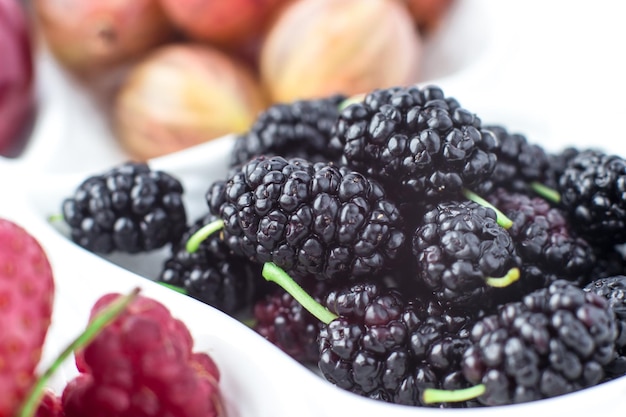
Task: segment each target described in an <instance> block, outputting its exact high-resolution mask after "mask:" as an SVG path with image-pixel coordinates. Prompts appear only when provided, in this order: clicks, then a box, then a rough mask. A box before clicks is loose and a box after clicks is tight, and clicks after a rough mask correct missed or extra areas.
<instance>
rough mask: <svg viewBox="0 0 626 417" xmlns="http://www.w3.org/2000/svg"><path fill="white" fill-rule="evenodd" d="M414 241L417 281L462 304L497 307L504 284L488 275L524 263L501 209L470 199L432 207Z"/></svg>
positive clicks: (500, 274)
mask: <svg viewBox="0 0 626 417" xmlns="http://www.w3.org/2000/svg"><path fill="white" fill-rule="evenodd" d="M412 244H413V246H412V248H413V254H414V255H415V262H416V268H417V274H416V277H415V279H416V281H417V282H418V283H419V284H422V283H423V284H425V285H426V287H428V288H429V289H430V290H431V291H433V293H434V294H435V295H436V297H437V298H438V299H439V300H441V302H444V303H447V304H449V305H451V306H457V307H461V308H463V307H469V306H474V307H478V306H480V307H481V308H488V307H489V306H493V305H494V304H495V303H496V302H497V294H498V291H502V289H501V288H496V287H494V286H492V285H489V284H488V279H489V278H500V277H505V276H506V275H507V273H508V272H509V271H510V270H511V269H513V268H518V267H519V266H520V265H521V259H520V257H519V255H518V253H517V250H516V248H515V244H514V242H513V239H512V238H511V235H510V234H509V233H508V231H507V230H506V229H504V228H502V227H501V226H499V225H498V223H497V221H496V212H495V211H494V210H493V209H491V208H489V207H485V206H482V205H480V204H478V203H475V202H473V201H469V200H461V201H452V200H451V201H447V202H442V203H440V204H437V205H436V206H434V207H432V208H431V209H430V210H428V211H427V212H426V213H425V214H424V216H423V217H422V221H421V222H420V225H419V226H418V227H417V229H416V230H415V232H414V233H413V241H412ZM512 285H515V283H513V284H512Z"/></svg>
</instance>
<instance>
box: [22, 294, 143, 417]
mask: <svg viewBox="0 0 626 417" xmlns="http://www.w3.org/2000/svg"><path fill="white" fill-rule="evenodd" d="M139 291H140V289H139V288H135V289H133V290H132V291H131V292H130V293H128V294H126V295H121V296H119V297H118V298H117V299H115V300H114V301H113V302H111V304H109V305H108V306H107V307H106V308H105V309H103V310H102V311H101V312H100V313H98V314H97V315H96V316H95V317H94V318H93V319H92V320H91V322H90V323H89V325H88V326H87V328H86V329H85V331H83V332H82V333H81V334H80V335H78V337H77V338H76V339H74V341H73V342H72V343H70V344H69V345H68V346H67V347H66V348H65V350H63V352H61V353H60V354H59V356H57V358H56V359H55V360H54V362H53V363H52V364H51V365H50V366H49V367H48V369H46V370H45V371H44V373H43V374H41V376H40V377H39V378H38V379H37V382H36V383H35V385H33V387H32V389H31V390H30V392H29V394H28V396H27V397H26V400H25V401H24V403H23V404H22V408H21V409H20V411H19V412H18V414H17V417H33V416H34V415H35V413H36V412H37V409H38V408H39V403H40V402H41V397H42V396H43V393H44V390H45V389H46V386H47V385H48V381H49V380H50V378H51V377H52V375H53V374H54V373H55V372H56V370H57V369H58V368H59V366H61V364H62V363H63V362H64V361H65V360H66V359H67V358H68V357H69V356H70V355H71V354H72V353H73V352H74V351H75V350H76V349H80V348H82V347H84V346H86V345H87V344H89V342H91V341H92V340H93V339H94V337H96V336H97V335H98V334H99V333H100V331H101V330H102V328H104V326H106V325H107V324H109V323H110V322H112V321H113V320H115V319H116V318H117V317H118V316H119V315H120V314H121V313H122V312H123V311H124V309H125V308H126V306H128V304H130V303H131V302H132V301H133V300H134V299H135V298H136V297H137V296H138V295H139Z"/></svg>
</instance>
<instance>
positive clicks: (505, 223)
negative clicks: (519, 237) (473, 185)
mask: <svg viewBox="0 0 626 417" xmlns="http://www.w3.org/2000/svg"><path fill="white" fill-rule="evenodd" d="M463 195H464V196H465V198H467V199H468V200H472V201H473V202H475V203H478V204H480V205H481V206H484V207H489V208H491V209H493V211H495V212H496V221H497V222H498V224H499V225H500V226H501V227H504V228H505V229H510V228H511V226H513V221H512V220H511V219H509V218H508V217H506V216H505V215H504V213H502V212H501V211H500V210H499V209H498V208H497V207H496V206H494V205H493V204H491V203H490V202H488V201H487V200H485V199H484V198H482V197H481V196H479V195H478V194H476V193H475V192H473V191H471V190H468V189H467V188H464V189H463Z"/></svg>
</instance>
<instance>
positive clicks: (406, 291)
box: [66, 86, 626, 407]
mask: <svg viewBox="0 0 626 417" xmlns="http://www.w3.org/2000/svg"><path fill="white" fill-rule="evenodd" d="M343 99H344V97H341V96H334V97H328V98H326V99H318V100H308V101H298V102H294V103H285V104H280V105H275V106H273V107H271V108H269V109H268V110H266V111H265V112H264V113H262V114H261V115H259V118H258V122H257V123H256V124H255V125H254V126H253V127H252V128H251V130H250V131H249V132H247V133H246V134H243V135H240V136H239V137H237V138H236V141H235V145H234V147H233V155H232V160H231V167H230V170H229V172H228V173H227V174H226V175H225V177H224V178H220V179H217V180H216V181H214V182H213V183H211V184H208V187H207V192H206V202H207V212H206V214H205V216H203V217H202V218H200V219H197V220H196V221H195V222H194V223H192V224H191V225H189V226H187V230H186V231H185V232H184V233H181V234H179V235H177V237H176V239H172V240H170V243H171V248H172V249H171V256H170V258H169V259H167V260H166V261H165V262H164V268H163V272H162V274H161V276H160V277H158V278H157V279H158V280H159V281H161V282H163V283H165V284H170V285H174V286H177V287H180V288H182V290H183V291H186V292H187V293H188V294H189V295H190V296H193V297H195V298H198V299H200V300H203V301H205V302H207V303H208V304H211V305H214V306H216V307H218V308H220V309H222V310H223V311H225V312H227V313H229V314H240V313H241V312H242V311H243V312H246V311H247V313H244V314H248V315H251V316H252V318H253V319H254V320H255V323H254V325H253V327H254V329H255V330H257V331H258V332H259V333H260V334H262V335H263V336H265V337H266V338H267V339H268V340H269V341H271V342H272V343H275V344H276V345H277V346H279V347H281V348H282V349H283V350H284V351H285V352H286V353H287V354H289V355H291V356H293V357H294V358H295V359H297V360H299V361H301V362H303V363H317V366H318V367H319V370H320V371H321V374H322V375H323V376H324V377H325V378H326V379H327V380H329V381H330V382H332V383H334V384H336V385H337V386H338V387H341V388H343V389H346V390H349V391H352V392H354V393H358V394H360V395H364V396H367V397H370V398H374V399H377V400H381V401H388V402H394V403H401V404H411V405H419V406H439V407H476V406H489V405H500V404H511V403H519V402H526V401H532V400H536V399H541V398H548V397H553V396H557V395H561V394H564V393H567V392H572V391H575V390H579V389H582V388H585V387H588V386H591V385H595V384H598V383H601V382H603V381H606V380H609V379H612V378H616V377H618V376H622V375H624V373H626V365H625V364H626V359H624V358H625V357H626V350H625V346H626V324H624V323H625V321H624V317H622V316H624V314H623V313H624V312H623V311H622V310H624V303H623V299H624V293H625V290H624V288H625V287H626V278H623V276H624V275H626V270H625V269H624V254H623V253H622V246H623V244H624V243H626V235H625V234H624V233H625V232H624V230H626V227H624V225H625V224H626V197H625V196H626V189H624V187H626V160H625V159H623V158H621V157H619V156H616V155H609V154H606V153H604V152H603V151H601V150H598V149H577V148H573V147H571V148H566V149H564V150H562V151H561V152H559V153H549V152H547V151H546V150H545V149H544V148H542V147H541V146H540V145H538V144H535V143H532V142H531V141H529V140H528V139H527V138H526V136H524V135H523V134H520V133H512V132H509V131H508V130H507V128H506V127H504V126H501V125H483V124H482V122H481V119H480V118H479V117H478V116H477V115H476V114H474V113H472V112H471V111H469V110H467V109H465V108H463V107H462V106H461V105H460V103H459V102H458V101H457V100H456V99H454V98H452V97H447V96H446V95H445V94H444V93H443V91H442V90H441V89H440V88H438V87H436V86H426V87H423V88H421V87H416V86H412V87H394V88H388V89H381V90H375V91H372V92H369V93H368V94H366V95H364V96H363V97H362V98H356V99H355V98H349V99H347V100H345V101H342V100H343ZM109 182H110V181H108V180H104V184H107V183H109ZM102 187H103V186H100V188H102ZM83 193H84V192H83ZM91 194H92V195H94V194H95V195H98V196H99V195H101V193H100V194H99V193H91ZM88 206H89V207H100V206H102V204H98V203H95V202H91V203H89V204H88ZM107 213H108V212H107ZM69 214H71V212H67V213H66V216H69ZM119 216H124V214H119ZM107 219H108V218H107ZM108 220H111V221H112V220H113V219H108ZM94 221H95V220H94ZM82 223H85V222H82ZM82 223H80V224H82ZM87 223H88V222H87ZM113 223H115V222H114V221H113ZM80 224H79V222H74V223H73V224H72V223H70V225H72V226H73V227H79V228H80V227H82V228H83V229H85V227H84V226H80ZM78 233H79V232H74V234H78ZM90 240H97V239H96V238H95V237H92V238H90ZM130 246H131V247H133V245H130ZM117 247H118V248H121V249H123V248H124V245H123V244H118V245H117ZM259 275H263V276H264V277H265V280H267V281H275V282H276V283H278V284H279V285H280V286H282V287H283V288H284V290H286V291H284V290H283V289H280V288H277V287H276V286H275V285H274V286H269V287H268V286H267V285H266V284H267V282H265V280H262V279H260V278H258V277H257V276H259Z"/></svg>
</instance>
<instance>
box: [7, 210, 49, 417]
mask: <svg viewBox="0 0 626 417" xmlns="http://www.w3.org/2000/svg"><path fill="white" fill-rule="evenodd" d="M54 292H55V286H54V278H53V273H52V268H51V265H50V262H49V260H48V257H47V255H46V253H45V251H44V249H43V248H42V246H41V245H40V243H39V242H38V241H37V240H36V239H35V238H34V237H33V236H32V235H31V234H30V233H29V232H28V231H27V230H26V229H24V228H23V227H22V226H20V225H18V224H16V223H14V222H12V221H10V220H7V219H0V329H2V330H1V332H2V333H1V335H0V393H1V394H0V415H2V416H13V415H14V413H15V411H16V410H17V407H18V406H19V405H20V403H21V402H22V400H23V399H24V398H25V396H26V394H27V392H28V391H29V389H30V388H31V385H32V384H33V382H34V381H35V370H36V367H37V365H38V363H39V360H40V359H41V352H42V348H43V345H44V341H45V338H46V335H47V332H48V327H49V325H50V320H51V316H52V308H53V302H54Z"/></svg>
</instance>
